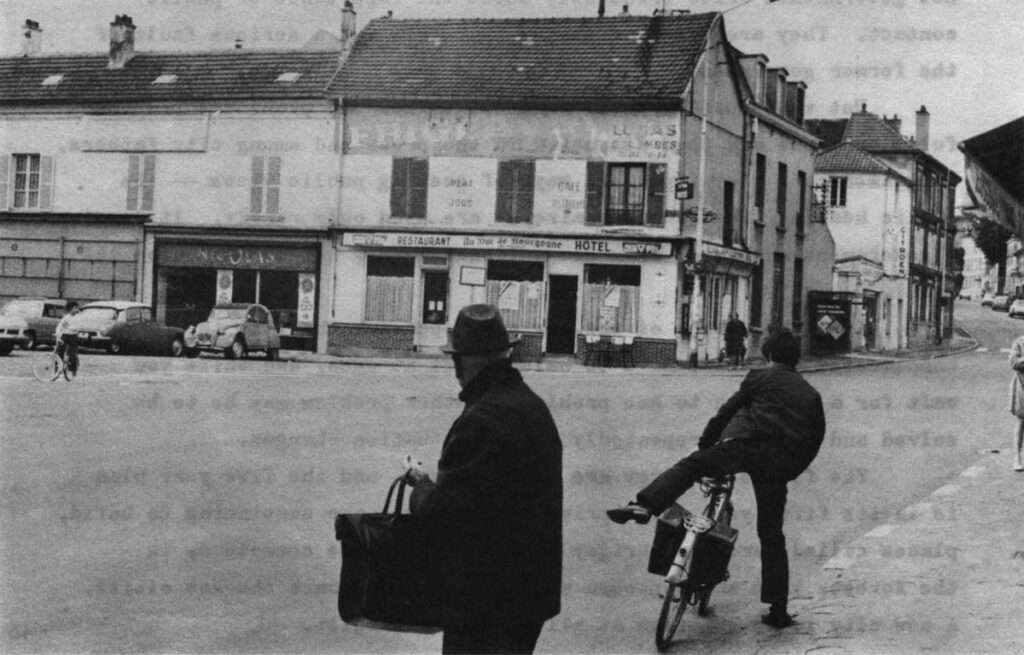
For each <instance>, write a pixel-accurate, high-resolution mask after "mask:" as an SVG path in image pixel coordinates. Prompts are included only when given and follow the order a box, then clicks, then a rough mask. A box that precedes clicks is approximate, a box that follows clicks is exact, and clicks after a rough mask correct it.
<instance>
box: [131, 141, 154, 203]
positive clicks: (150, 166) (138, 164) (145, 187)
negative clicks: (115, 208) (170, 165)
mask: <svg viewBox="0 0 1024 655" xmlns="http://www.w3.org/2000/svg"><path fill="white" fill-rule="evenodd" d="M155 182H156V155H128V180H127V187H128V199H127V202H126V205H125V209H127V210H128V211H130V212H132V211H153V187H154V184H155Z"/></svg>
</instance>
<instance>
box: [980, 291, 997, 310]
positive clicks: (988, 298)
mask: <svg viewBox="0 0 1024 655" xmlns="http://www.w3.org/2000/svg"><path fill="white" fill-rule="evenodd" d="M993 300H995V296H993V295H992V294H991V293H988V292H985V293H984V294H983V295H982V296H981V306H982V307H991V306H992V301H993Z"/></svg>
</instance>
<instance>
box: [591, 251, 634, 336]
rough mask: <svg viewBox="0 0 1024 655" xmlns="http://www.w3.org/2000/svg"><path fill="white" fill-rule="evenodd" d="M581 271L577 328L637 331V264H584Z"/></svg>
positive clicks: (597, 330)
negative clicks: (581, 294)
mask: <svg viewBox="0 0 1024 655" xmlns="http://www.w3.org/2000/svg"><path fill="white" fill-rule="evenodd" d="M583 275H584V282H583V302H582V303H581V305H582V310H583V316H582V318H581V321H580V326H581V328H582V329H583V330H584V331H588V332H604V333H616V332H619V333H635V332H637V331H638V329H639V325H640V319H639V316H640V267H639V266H629V265H622V266H611V265H603V264H585V265H584V267H583Z"/></svg>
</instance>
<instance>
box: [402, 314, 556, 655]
mask: <svg viewBox="0 0 1024 655" xmlns="http://www.w3.org/2000/svg"><path fill="white" fill-rule="evenodd" d="M516 341H517V340H512V339H509V335H508V332H507V331H506V329H505V325H504V323H503V322H502V320H501V314H500V312H499V311H498V308H497V307H494V306H493V305H469V306H468V307H464V308H462V310H461V311H460V312H459V315H458V316H457V317H456V319H455V327H454V329H453V330H452V337H451V344H450V345H448V346H446V347H445V348H444V349H443V350H444V352H446V353H448V354H450V355H451V357H452V362H453V363H454V365H455V376H456V378H457V379H458V381H459V385H460V386H461V387H462V392H461V393H460V394H459V400H461V401H463V402H464V403H465V404H466V405H465V408H464V409H463V410H462V414H461V415H460V416H459V417H458V418H457V419H456V420H455V423H454V424H452V427H451V429H450V430H449V432H448V436H447V437H445V440H444V445H443V446H442V447H441V459H440V461H439V462H438V465H437V481H436V482H434V481H432V480H431V479H430V478H429V477H428V476H427V475H426V473H424V472H423V471H421V470H419V469H416V468H411V469H410V471H409V474H408V475H409V477H410V478H411V481H412V483H413V492H412V499H411V501H410V507H411V509H412V513H413V514H414V515H418V516H423V517H426V518H427V519H429V520H431V521H432V522H433V523H434V524H435V525H438V526H440V527H441V528H443V530H442V532H443V534H445V535H450V538H446V541H445V543H444V546H445V548H444V553H445V558H444V562H442V565H441V566H442V572H443V573H444V576H443V577H444V582H443V587H444V588H443V589H442V590H441V592H442V593H441V596H442V598H443V601H442V603H443V606H442V608H441V609H442V611H443V613H444V614H445V618H444V623H443V627H444V636H443V638H442V644H441V649H442V652H443V653H532V652H533V649H534V647H535V646H536V643H537V639H538V637H539V636H540V632H541V629H542V628H543V626H544V622H545V621H546V620H548V619H550V618H552V617H553V616H555V615H557V614H558V613H559V611H560V609H561V588H562V493H563V490H562V442H561V439H560V438H559V436H558V429H557V428H556V427H555V422H554V419H553V418H552V417H551V412H550V411H549V410H548V407H547V405H546V404H545V403H544V401H543V400H541V398H540V397H539V396H537V394H535V393H534V392H533V391H532V390H531V389H530V388H529V387H528V386H526V383H525V382H523V377H522V375H520V373H519V371H518V370H516V369H515V367H513V366H512V364H511V361H510V359H509V358H510V355H511V353H512V347H513V346H514V344H515V343H516Z"/></svg>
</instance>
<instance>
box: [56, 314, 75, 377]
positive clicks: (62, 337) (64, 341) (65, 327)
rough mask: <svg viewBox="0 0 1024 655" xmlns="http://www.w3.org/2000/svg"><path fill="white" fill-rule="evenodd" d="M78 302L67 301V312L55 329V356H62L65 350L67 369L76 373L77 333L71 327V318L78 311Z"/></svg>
mask: <svg viewBox="0 0 1024 655" xmlns="http://www.w3.org/2000/svg"><path fill="white" fill-rule="evenodd" d="M78 310H79V307H78V303H77V302H75V301H74V300H72V301H71V302H69V303H68V309H67V312H66V313H65V314H64V317H63V318H62V319H60V323H58V324H57V329H56V330H55V336H56V337H57V356H58V357H63V356H64V353H65V351H66V352H67V359H68V370H69V371H71V372H72V373H75V374H77V373H78V333H77V332H75V331H74V330H72V329H71V319H72V318H73V317H74V316H75V314H77V313H78Z"/></svg>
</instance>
